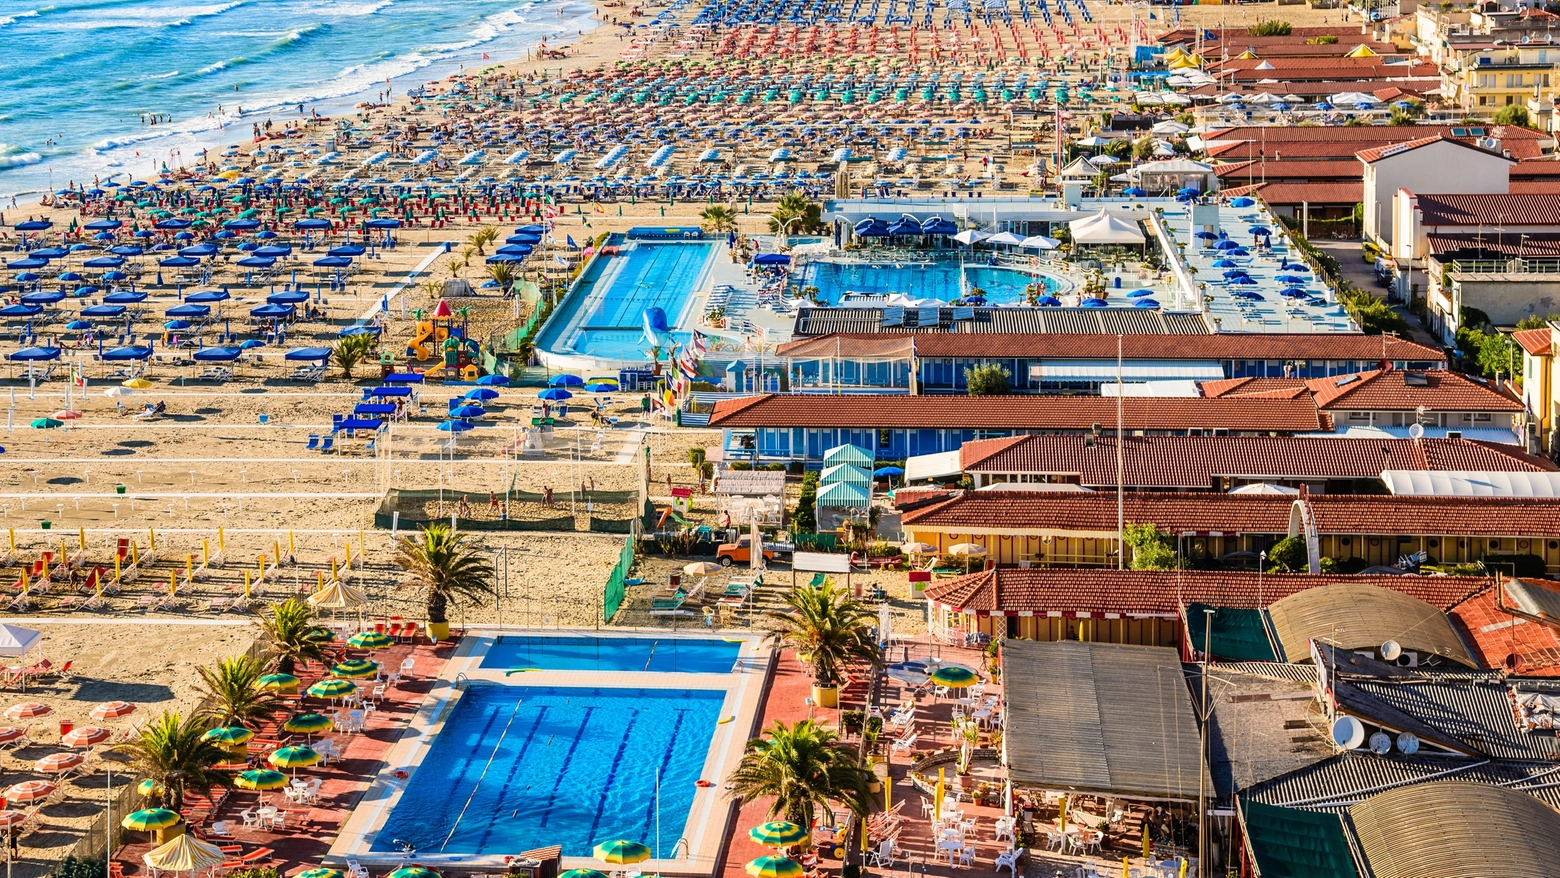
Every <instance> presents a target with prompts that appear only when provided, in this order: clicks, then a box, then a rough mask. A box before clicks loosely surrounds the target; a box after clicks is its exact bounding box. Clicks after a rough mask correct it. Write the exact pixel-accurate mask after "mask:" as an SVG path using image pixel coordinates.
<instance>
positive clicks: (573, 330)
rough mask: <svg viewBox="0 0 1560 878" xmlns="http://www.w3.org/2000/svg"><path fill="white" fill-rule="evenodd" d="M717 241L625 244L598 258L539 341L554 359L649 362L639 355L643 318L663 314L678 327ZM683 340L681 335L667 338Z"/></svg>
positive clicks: (642, 350)
mask: <svg viewBox="0 0 1560 878" xmlns="http://www.w3.org/2000/svg"><path fill="white" fill-rule="evenodd" d="M718 243H719V242H717V241H686V242H684V241H677V242H666V241H629V242H627V243H624V244H622V245H621V246H622V250H621V251H620V252H619V254H618V255H616V256H610V257H601V258H598V259H597V260H596V261H595V262H594V263H593V264H592V265H591V267H590V269H589V270H588V271H587V272H586V274H585V277H584V278H583V280H582V281H581V282H580V285H579V287H578V289H576V290H574V292H573V293H571V294H570V295H569V296H568V298H566V299H565V300H564V302H563V304H562V305H560V306H559V308H558V312H557V313H556V314H554V315H553V316H552V319H551V320H549V321H548V324H547V329H546V330H545V331H543V333H542V335H541V338H540V340H539V345H540V347H541V349H542V350H544V351H547V352H549V353H555V354H566V355H568V354H572V355H583V356H589V357H598V358H601V359H605V360H617V361H632V362H649V359H650V358H649V357H648V356H647V355H646V354H645V350H646V348H647V347H648V345H647V343H646V342H645V340H644V321H645V318H644V314H645V310H646V309H648V308H660V309H661V310H662V311H663V312H665V313H666V319H667V324H668V325H669V326H670V327H671V328H672V329H673V330H676V329H677V328H678V327H679V326H681V324H682V321H683V319H684V317H685V315H684V313H683V312H685V311H686V310H687V308H688V302H689V300H690V299H691V298H692V297H693V291H694V290H695V289H698V288H699V286H700V285H701V284H702V283H703V281H704V277H705V275H706V274H708V272H709V269H710V264H711V263H712V262H713V261H714V258H715V253H716V245H717V244H718ZM672 334H673V336H674V337H676V338H677V339H678V340H679V341H687V339H688V334H687V333H678V332H675V331H674V332H673V333H672Z"/></svg>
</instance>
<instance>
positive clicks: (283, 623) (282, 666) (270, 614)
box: [260, 598, 332, 674]
mask: <svg viewBox="0 0 1560 878" xmlns="http://www.w3.org/2000/svg"><path fill="white" fill-rule="evenodd" d="M316 627H318V626H317V625H316V624H315V618H314V608H313V607H311V606H309V605H308V603H306V602H304V601H300V600H298V599H297V598H288V599H287V600H285V601H282V602H281V603H279V604H272V605H270V606H269V607H267V608H266V610H265V612H264V613H262V614H261V618H260V633H261V635H262V636H264V637H265V639H266V647H267V651H268V652H269V654H270V661H271V663H272V665H273V666H274V667H275V668H276V670H277V672H278V673H282V674H291V673H293V672H294V671H296V670H297V669H298V666H299V665H300V664H304V663H306V662H311V661H314V662H324V661H328V660H329V659H331V658H332V655H331V650H330V646H329V645H328V644H327V643H326V642H324V641H321V640H319V639H317V638H316V637H315V636H314V629H315V628H316Z"/></svg>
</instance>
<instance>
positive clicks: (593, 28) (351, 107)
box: [0, 0, 626, 214]
mask: <svg viewBox="0 0 1560 878" xmlns="http://www.w3.org/2000/svg"><path fill="white" fill-rule="evenodd" d="M531 8H533V9H534V8H536V7H531ZM571 9H573V10H575V11H573V12H570V10H571ZM557 10H558V11H560V12H563V13H567V14H565V15H562V16H560V17H559V18H558V19H557V24H558V25H559V26H560V27H562V28H563V29H562V30H560V31H558V32H556V33H553V34H551V35H546V36H540V37H536V36H527V37H525V39H527V40H532V41H535V42H533V43H532V44H531V45H524V46H520V47H518V48H519V50H521V51H524V52H525V53H526V55H529V54H531V53H532V52H533V51H534V50H535V49H536V48H537V47H538V46H539V45H544V44H545V45H547V46H548V47H549V48H564V49H569V50H573V52H572V54H571V55H570V56H569V57H568V58H565V59H547V60H546V63H538V62H536V61H533V60H530V59H528V58H527V57H525V56H516V57H512V58H493V59H491V60H483V59H482V57H481V56H482V55H483V54H486V53H485V52H484V46H485V45H486V44H478V45H475V46H472V47H470V48H468V49H462V50H461V51H460V52H459V53H457V54H456V55H455V56H452V57H449V58H442V59H439V60H436V61H433V62H432V63H430V64H428V65H426V66H423V67H418V68H415V69H413V70H410V71H407V72H406V73H403V74H400V75H397V76H392V77H390V81H389V84H390V87H391V90H392V101H391V102H390V103H388V104H381V105H375V106H372V107H362V106H360V105H361V104H363V103H365V101H364V99H365V97H372V96H373V95H374V94H375V93H376V91H377V90H378V89H380V88H382V87H383V85H384V84H385V83H384V80H377V81H375V82H373V83H369V84H367V85H366V86H365V87H364V88H361V89H358V90H355V91H352V92H349V93H346V94H339V95H332V96H328V97H323V98H320V99H316V100H310V99H308V98H296V99H292V100H287V101H280V100H274V101H271V102H269V103H266V104H264V105H262V106H260V107H258V108H251V109H247V110H245V112H244V113H243V114H242V115H237V114H232V113H229V114H227V115H226V117H225V118H224V119H218V118H215V117H207V118H206V119H205V120H202V121H205V122H207V123H208V124H206V125H204V126H201V127H194V128H188V129H185V128H181V127H179V126H180V125H181V124H183V123H173V124H172V126H171V130H170V131H168V133H167V134H147V133H145V132H150V131H154V130H155V129H151V128H142V129H139V132H141V133H137V132H129V133H120V134H118V135H117V136H116V135H105V136H100V137H98V138H97V139H96V140H95V141H94V142H93V143H92V144H89V145H87V146H84V147H82V148H81V149H79V150H77V151H76V152H73V153H69V154H66V155H59V156H52V157H48V158H45V159H44V160H43V161H40V162H33V163H30V164H27V165H24V166H21V167H18V168H14V169H9V170H17V171H23V172H25V171H28V170H35V169H39V168H42V169H44V170H43V171H42V172H41V173H45V174H52V178H51V179H50V180H49V181H47V182H38V183H36V184H33V185H32V187H31V188H28V189H19V190H16V191H14V192H12V191H0V214H4V212H6V211H15V210H24V209H27V208H33V209H37V208H38V207H39V206H40V200H41V199H42V198H43V197H44V196H45V195H49V194H51V193H52V192H53V191H54V190H56V189H59V188H63V186H64V183H65V181H66V180H67V179H68V180H70V181H71V182H74V183H76V184H78V185H81V184H85V183H86V182H87V180H89V179H91V178H92V177H98V178H100V179H102V180H104V181H107V180H112V179H118V178H126V181H128V180H145V179H149V178H150V177H151V176H155V175H148V174H145V173H143V172H142V171H138V170H137V169H136V168H134V167H131V166H130V165H129V164H128V162H129V161H134V162H136V164H137V165H141V163H143V162H145V163H148V164H153V165H154V166H159V167H160V164H161V162H162V159H163V157H166V156H168V155H169V154H170V153H172V152H174V151H177V154H178V158H179V161H180V162H181V164H179V165H173V164H171V163H170V164H169V165H168V169H169V170H170V171H177V170H179V169H180V168H190V167H194V166H197V165H198V164H199V163H200V162H199V161H198V158H199V156H200V153H201V151H202V150H206V151H207V153H206V159H207V160H212V159H213V158H215V157H217V156H218V155H219V154H220V153H221V152H222V151H223V150H226V149H227V148H229V147H232V146H238V147H240V148H243V147H244V146H246V145H248V146H251V147H252V146H253V145H254V143H255V141H254V140H253V139H252V137H251V135H250V129H249V127H248V126H249V125H251V124H254V123H256V122H259V123H260V124H262V125H263V124H264V122H265V121H268V120H272V119H274V120H276V121H277V122H278V123H279V124H283V125H285V124H287V123H288V122H290V121H292V117H291V115H290V114H291V110H290V107H291V106H292V105H294V104H296V103H299V102H301V103H303V104H305V105H306V111H311V112H318V113H319V114H320V116H321V117H322V118H329V119H331V120H333V121H334V120H339V119H353V120H357V121H366V120H367V119H368V118H369V117H370V115H371V114H373V113H375V112H378V111H388V112H390V113H404V112H407V111H409V110H410V109H411V104H410V99H409V98H407V97H406V95H407V93H408V92H410V91H412V90H414V89H419V88H423V87H426V86H429V85H433V84H437V83H441V82H445V81H447V80H448V78H449V77H451V76H454V75H460V74H470V73H473V72H496V71H499V70H503V71H506V72H515V73H522V72H533V71H535V70H536V69H538V68H544V67H545V68H550V67H554V66H558V67H562V68H563V69H565V70H567V69H570V68H571V67H572V66H574V65H575V64H576V63H577V62H582V61H583V62H584V63H585V64H586V65H594V64H596V63H600V62H601V61H604V60H611V58H612V57H615V56H616V54H617V53H616V52H615V51H614V52H612V53H611V56H610V57H607V56H597V55H596V54H595V53H594V52H590V51H587V47H593V46H595V44H597V43H600V44H602V45H605V44H606V39H605V38H604V37H605V35H606V34H608V33H610V32H611V31H612V30H614V28H613V27H612V26H610V25H609V24H608V23H607V21H606V16H607V13H606V7H605V6H604V5H603V4H602V2H600V0H561V2H560V3H559V4H558V6H557ZM549 11H551V10H549ZM615 12H618V13H622V14H626V10H616V11H615ZM546 20H547V19H542V21H546ZM536 23H537V24H540V23H541V21H538V22H536ZM581 23H585V24H589V28H588V29H585V30H584V32H583V33H579V32H578V31H579V30H580V28H578V27H575V26H574V25H576V24H581ZM571 29H572V30H575V31H576V33H574V34H569V33H568V30H571ZM499 51H502V52H505V53H509V52H512V51H514V49H511V48H504V49H500V50H499ZM467 53H474V54H475V55H476V56H477V57H476V58H475V59H471V58H466V57H464V56H465V55H466V54H467ZM330 81H331V79H330V78H326V79H322V80H320V81H318V82H316V83H313V84H312V85H309V86H302V87H300V88H308V89H318V88H323V87H325V86H326V85H328V84H329V83H330ZM278 111H286V112H287V118H286V119H281V118H278V117H279V116H281V115H282V114H281V113H279V112H278ZM191 112H195V113H198V112H199V110H198V109H192V110H191ZM174 115H175V116H177V115H178V114H177V111H175V113H174ZM104 143H107V144H110V145H107V146H99V145H98V144H104ZM121 153H124V154H123V155H120V154H121ZM143 153H144V154H143ZM154 154H155V157H154ZM94 156H95V158H96V161H95V162H93V157H94ZM76 161H80V162H83V163H88V162H91V163H92V164H94V165H95V166H94V167H92V168H89V169H87V170H86V173H85V174H84V175H82V177H81V178H80V179H77V178H76V177H73V176H70V175H71V174H73V173H74V172H75V170H76V169H74V168H69V169H66V170H55V169H54V168H53V167H51V164H50V163H51V162H62V163H70V162H76ZM13 200H14V202H15V206H14V207H13V206H12V205H11V203H12V201H13ZM45 209H46V210H47V209H48V208H45Z"/></svg>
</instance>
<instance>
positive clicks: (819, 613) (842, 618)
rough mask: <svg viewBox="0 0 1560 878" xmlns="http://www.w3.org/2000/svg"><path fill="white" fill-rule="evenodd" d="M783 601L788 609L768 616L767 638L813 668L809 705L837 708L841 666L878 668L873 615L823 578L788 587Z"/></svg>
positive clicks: (776, 611) (874, 617)
mask: <svg viewBox="0 0 1560 878" xmlns="http://www.w3.org/2000/svg"><path fill="white" fill-rule="evenodd" d="M785 602H786V606H787V608H788V609H786V610H771V611H770V612H769V613H768V614H767V615H768V617H769V618H770V620H772V621H773V622H775V623H776V627H775V630H774V631H772V632H771V633H770V635H769V638H770V640H771V641H772V642H774V643H778V644H780V645H782V646H786V647H789V648H790V649H793V650H795V651H796V654H797V657H798V658H800V659H801V660H802V661H804V662H806V663H807V665H808V666H809V667H810V668H811V669H812V676H813V685H812V699H813V704H814V705H816V706H818V707H838V706H839V703H840V691H839V684H840V679H841V677H842V676H843V671H844V669H845V666H846V665H848V664H850V663H851V662H856V661H859V662H863V663H865V664H868V665H871V666H872V667H873V668H877V667H879V666H880V665H881V664H882V661H883V657H882V655H881V654H880V653H879V651H878V647H877V643H876V642H874V640H873V637H872V633H871V629H872V625H873V624H874V623H875V622H876V621H877V615H876V614H875V613H874V612H873V611H872V610H870V609H868V608H867V606H866V605H865V604H863V603H861V602H860V601H857V600H855V599H854V598H852V597H851V596H850V595H849V594H848V593H847V592H846V591H845V590H844V589H841V588H838V587H836V586H835V585H834V584H833V583H832V582H827V581H826V582H825V583H824V584H823V586H821V587H819V588H803V589H797V590H795V591H792V592H791V593H789V594H787V595H786V598H785Z"/></svg>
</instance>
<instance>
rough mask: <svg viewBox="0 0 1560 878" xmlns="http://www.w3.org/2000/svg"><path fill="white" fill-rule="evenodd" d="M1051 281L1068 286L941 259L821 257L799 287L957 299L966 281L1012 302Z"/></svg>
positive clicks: (1050, 286)
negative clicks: (871, 260) (893, 260)
mask: <svg viewBox="0 0 1560 878" xmlns="http://www.w3.org/2000/svg"><path fill="white" fill-rule="evenodd" d="M1037 280H1038V281H1041V282H1043V283H1045V285H1046V288H1045V291H1046V293H1054V292H1056V291H1057V290H1059V289H1063V288H1064V287H1065V286H1066V283H1065V282H1064V281H1062V280H1060V279H1058V278H1056V277H1054V276H1052V275H1048V274H1045V273H1043V272H1042V273H1040V274H1038V275H1034V274H1030V273H1028V272H1024V271H1019V270H1017V269H1012V268H1002V267H1000V266H992V265H972V264H965V265H963V266H962V267H961V266H960V264H959V263H958V262H956V261H954V260H947V259H940V260H936V261H933V262H921V263H869V262H834V261H830V260H817V261H811V262H808V263H807V264H806V265H804V266H803V267H802V270H801V273H800V277H799V278H798V279H797V280H796V281H795V282H794V286H793V290H796V289H799V288H800V287H806V286H814V287H817V288H818V290H819V292H820V294H821V295H822V297H823V298H824V300H825V301H827V302H829V303H830V304H834V303H837V302H839V300H840V298H841V297H843V296H844V295H845V294H846V293H868V294H871V295H878V296H886V295H889V294H891V293H900V294H903V295H907V296H910V297H912V298H918V299H922V298H936V299H942V300H943V301H945V302H946V301H952V300H954V299H957V298H959V296H960V295H961V292H960V291H961V289H962V288H963V287H962V285H965V284H967V285H968V286H969V287H972V288H973V287H980V288H981V289H983V290H985V291H986V301H987V302H989V303H990V304H993V305H1011V304H1017V303H1019V302H1022V301H1024V288H1025V287H1027V286H1029V285H1030V284H1032V283H1035V282H1036V281H1037Z"/></svg>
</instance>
